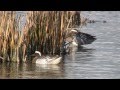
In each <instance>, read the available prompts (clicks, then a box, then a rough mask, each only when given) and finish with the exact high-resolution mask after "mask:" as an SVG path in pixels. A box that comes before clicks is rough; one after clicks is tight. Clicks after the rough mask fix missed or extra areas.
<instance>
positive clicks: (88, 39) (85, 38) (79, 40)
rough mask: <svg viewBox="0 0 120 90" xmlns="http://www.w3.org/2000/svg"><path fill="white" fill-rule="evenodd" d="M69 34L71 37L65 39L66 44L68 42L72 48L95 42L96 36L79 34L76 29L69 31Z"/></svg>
mask: <svg viewBox="0 0 120 90" xmlns="http://www.w3.org/2000/svg"><path fill="white" fill-rule="evenodd" d="M69 34H71V36H70V37H67V38H66V42H70V43H71V44H72V46H81V45H87V44H91V43H92V42H94V41H95V40H96V36H93V35H90V34H87V33H83V32H80V31H78V29H71V30H70V33H69Z"/></svg>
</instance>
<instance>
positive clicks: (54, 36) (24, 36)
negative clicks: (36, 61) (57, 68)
mask: <svg viewBox="0 0 120 90" xmlns="http://www.w3.org/2000/svg"><path fill="white" fill-rule="evenodd" d="M78 17H79V16H78ZM20 19H21V17H19V18H17V19H16V12H15V11H1V12H0V21H1V22H0V59H2V61H3V62H5V61H13V62H25V61H26V60H31V55H32V54H33V53H34V52H35V51H36V50H38V51H40V52H41V53H42V54H43V55H46V54H49V55H55V54H60V53H61V48H62V46H63V42H64V39H65V36H66V33H67V32H68V28H72V27H75V25H76V23H75V22H76V13H75V11H72V12H70V11H28V13H27V15H26V19H27V22H26V24H25V26H24V28H23V30H19V27H20V26H19V24H20ZM77 19H80V18H77ZM78 21H79V20H78ZM78 24H80V23H78V22H77V25H78Z"/></svg>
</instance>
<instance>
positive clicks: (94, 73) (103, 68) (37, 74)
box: [0, 11, 120, 79]
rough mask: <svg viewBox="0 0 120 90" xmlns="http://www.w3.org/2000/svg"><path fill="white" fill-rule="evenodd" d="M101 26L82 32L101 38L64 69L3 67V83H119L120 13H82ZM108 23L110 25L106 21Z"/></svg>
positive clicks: (69, 58) (0, 74)
mask: <svg viewBox="0 0 120 90" xmlns="http://www.w3.org/2000/svg"><path fill="white" fill-rule="evenodd" d="M82 15H83V16H84V17H88V18H89V19H91V20H99V21H101V22H96V23H88V24H87V25H86V26H83V27H82V29H81V31H83V32H86V33H89V34H92V35H95V36H97V40H96V41H95V42H93V43H92V44H90V45H84V46H83V48H82V49H77V48H74V51H73V53H71V54H70V55H67V56H65V60H64V61H63V63H62V64H60V65H49V66H46V65H37V64H26V63H24V64H16V63H7V64H0V78H1V79H12V78H14V79H20V78H24V79H33V78H34V79H96V78H97V79H112V78H113V79H116V78H120V35H119V34H120V11H91V12H87V11H86V12H82ZM103 20H106V21H107V23H103V22H102V21H103Z"/></svg>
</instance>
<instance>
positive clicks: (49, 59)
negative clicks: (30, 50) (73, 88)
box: [32, 51, 62, 65]
mask: <svg viewBox="0 0 120 90" xmlns="http://www.w3.org/2000/svg"><path fill="white" fill-rule="evenodd" d="M32 56H35V58H34V59H33V60H32V63H36V64H52V65H57V64H59V63H60V62H61V61H62V57H61V56H59V55H56V56H42V55H41V52H39V51H35V53H34V54H33V55H32Z"/></svg>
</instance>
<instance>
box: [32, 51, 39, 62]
mask: <svg viewBox="0 0 120 90" xmlns="http://www.w3.org/2000/svg"><path fill="white" fill-rule="evenodd" d="M31 56H33V57H34V58H33V59H32V63H35V62H36V60H37V59H38V58H40V56H41V52H39V51H35V53H34V54H32V55H31Z"/></svg>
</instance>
